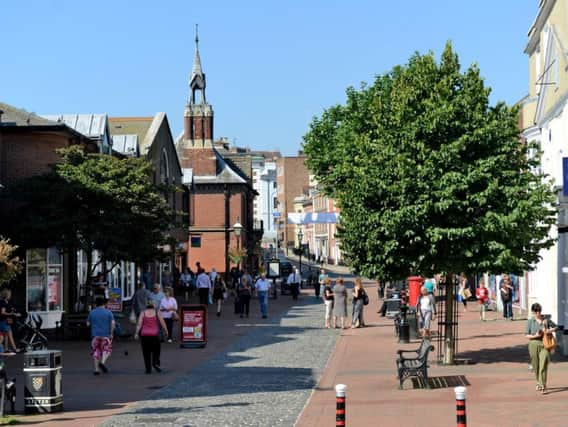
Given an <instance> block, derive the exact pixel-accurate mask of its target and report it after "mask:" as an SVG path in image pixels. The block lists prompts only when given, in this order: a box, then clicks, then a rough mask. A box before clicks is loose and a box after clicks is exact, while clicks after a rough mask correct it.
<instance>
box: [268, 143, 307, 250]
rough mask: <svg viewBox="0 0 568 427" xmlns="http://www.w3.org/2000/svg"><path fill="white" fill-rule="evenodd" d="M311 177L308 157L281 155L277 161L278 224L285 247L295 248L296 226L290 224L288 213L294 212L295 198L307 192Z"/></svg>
mask: <svg viewBox="0 0 568 427" xmlns="http://www.w3.org/2000/svg"><path fill="white" fill-rule="evenodd" d="M309 184H310V179H309V171H308V168H307V166H306V157H305V156H304V155H303V154H301V155H299V156H295V157H281V158H280V159H277V161H276V188H277V192H278V194H277V197H278V210H279V211H280V215H281V216H280V220H279V224H278V240H279V241H280V242H281V247H283V248H286V249H288V248H293V247H294V242H295V239H296V236H295V232H296V228H297V227H296V226H295V225H293V224H288V223H287V220H288V213H289V212H294V199H295V198H296V197H298V196H300V195H302V194H307V193H308V189H309Z"/></svg>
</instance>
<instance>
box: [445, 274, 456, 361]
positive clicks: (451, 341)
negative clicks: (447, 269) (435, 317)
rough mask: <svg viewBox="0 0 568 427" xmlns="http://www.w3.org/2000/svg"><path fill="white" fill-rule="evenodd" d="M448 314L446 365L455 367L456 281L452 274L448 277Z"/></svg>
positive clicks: (446, 317) (446, 314)
mask: <svg viewBox="0 0 568 427" xmlns="http://www.w3.org/2000/svg"><path fill="white" fill-rule="evenodd" d="M445 286H446V313H445V319H444V322H445V325H444V326H445V328H444V365H453V364H454V362H455V354H454V348H455V340H456V337H455V336H454V325H453V322H454V304H455V300H454V280H453V276H452V275H451V274H447V275H446V284H445Z"/></svg>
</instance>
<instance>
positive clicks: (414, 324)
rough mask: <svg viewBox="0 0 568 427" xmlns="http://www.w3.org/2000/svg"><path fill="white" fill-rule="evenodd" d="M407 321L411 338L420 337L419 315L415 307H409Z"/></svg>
mask: <svg viewBox="0 0 568 427" xmlns="http://www.w3.org/2000/svg"><path fill="white" fill-rule="evenodd" d="M406 321H407V322H408V328H409V336H410V339H411V340H417V339H418V338H420V334H419V329H418V316H417V315H416V309H415V308H409V309H408V311H407V312H406Z"/></svg>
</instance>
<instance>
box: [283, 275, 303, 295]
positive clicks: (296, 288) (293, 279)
mask: <svg viewBox="0 0 568 427" xmlns="http://www.w3.org/2000/svg"><path fill="white" fill-rule="evenodd" d="M287 283H288V285H290V291H291V292H292V299H295V300H297V299H298V294H299V293H300V283H302V277H301V276H300V272H299V270H298V269H297V268H294V271H292V272H291V273H290V275H289V276H288V281H287Z"/></svg>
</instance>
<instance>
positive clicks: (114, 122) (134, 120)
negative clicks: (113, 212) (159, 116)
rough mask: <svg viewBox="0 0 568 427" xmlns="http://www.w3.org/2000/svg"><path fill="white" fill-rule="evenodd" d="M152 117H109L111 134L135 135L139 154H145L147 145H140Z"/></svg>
mask: <svg viewBox="0 0 568 427" xmlns="http://www.w3.org/2000/svg"><path fill="white" fill-rule="evenodd" d="M153 120H154V117H109V119H108V121H109V127H110V133H111V135H113V136H114V135H136V136H137V137H138V144H139V150H140V154H141V155H144V156H145V155H146V153H147V149H148V147H146V146H142V144H143V142H144V139H145V138H146V134H147V133H148V129H150V126H151V125H152V121H153Z"/></svg>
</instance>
